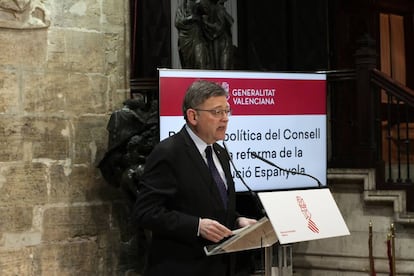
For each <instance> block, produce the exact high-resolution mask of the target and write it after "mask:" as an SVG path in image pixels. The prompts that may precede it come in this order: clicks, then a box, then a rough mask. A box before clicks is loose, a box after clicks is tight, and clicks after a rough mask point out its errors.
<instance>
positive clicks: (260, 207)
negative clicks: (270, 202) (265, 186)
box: [223, 141, 267, 216]
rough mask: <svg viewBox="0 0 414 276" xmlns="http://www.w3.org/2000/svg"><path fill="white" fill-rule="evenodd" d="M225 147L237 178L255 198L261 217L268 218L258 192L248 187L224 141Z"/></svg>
mask: <svg viewBox="0 0 414 276" xmlns="http://www.w3.org/2000/svg"><path fill="white" fill-rule="evenodd" d="M223 146H224V149H225V150H226V151H227V155H228V156H229V161H230V164H231V166H232V167H233V169H234V171H235V173H236V176H237V177H238V178H239V179H240V181H241V182H242V183H243V185H244V187H246V189H247V191H249V193H250V196H251V197H252V198H253V200H254V202H255V203H256V207H257V208H258V209H259V210H260V213H261V215H263V216H267V215H266V211H265V209H264V207H263V205H262V203H261V201H260V199H259V197H258V196H257V194H256V192H255V191H253V190H252V189H251V188H250V187H249V185H247V183H246V181H244V179H243V177H242V176H241V175H240V172H239V171H238V170H237V168H236V166H235V165H234V162H233V159H232V158H231V157H230V153H229V151H228V149H227V145H226V143H225V142H224V141H223Z"/></svg>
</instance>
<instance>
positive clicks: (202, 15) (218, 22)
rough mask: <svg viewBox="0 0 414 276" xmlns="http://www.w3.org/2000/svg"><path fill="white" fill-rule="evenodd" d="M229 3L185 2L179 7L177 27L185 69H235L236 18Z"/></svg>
mask: <svg viewBox="0 0 414 276" xmlns="http://www.w3.org/2000/svg"><path fill="white" fill-rule="evenodd" d="M226 1H227V0H184V1H183V2H182V4H181V5H180V6H179V7H178V9H177V12H176V16H175V26H176V28H177V30H178V51H179V56H180V61H181V66H182V68H186V69H232V68H233V44H232V34H231V27H232V25H233V22H234V20H233V18H232V17H231V15H230V14H229V13H228V12H227V11H226V9H225V7H224V3H225V2H226Z"/></svg>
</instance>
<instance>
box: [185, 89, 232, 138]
mask: <svg viewBox="0 0 414 276" xmlns="http://www.w3.org/2000/svg"><path fill="white" fill-rule="evenodd" d="M212 110H219V111H224V110H229V105H228V103H227V99H226V97H225V96H217V97H211V98H209V99H207V100H206V101H204V103H202V104H201V105H200V106H197V107H196V108H195V109H190V110H188V111H187V112H188V113H187V117H188V119H189V123H190V124H191V125H192V126H193V131H194V132H195V134H197V136H198V137H200V138H201V139H202V140H203V141H204V142H206V143H207V144H213V143H214V142H216V141H218V140H224V138H225V134H226V130H227V123H228V121H229V114H228V113H226V112H221V113H219V114H215V113H214V111H212Z"/></svg>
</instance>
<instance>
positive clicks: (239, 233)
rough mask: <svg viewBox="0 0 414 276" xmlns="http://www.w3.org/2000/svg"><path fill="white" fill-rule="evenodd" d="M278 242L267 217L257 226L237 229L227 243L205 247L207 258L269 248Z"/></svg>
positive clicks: (257, 223) (256, 224)
mask: <svg viewBox="0 0 414 276" xmlns="http://www.w3.org/2000/svg"><path fill="white" fill-rule="evenodd" d="M276 242H277V236H276V233H275V231H274V230H273V227H272V224H271V223H270V221H269V219H268V218H267V217H263V218H262V219H260V220H259V221H257V222H256V223H255V224H252V225H249V226H246V227H243V228H240V229H236V230H234V231H233V236H231V237H230V238H228V239H226V240H225V241H223V242H221V243H218V244H212V245H209V246H205V247H204V251H205V252H206V255H207V256H210V255H215V254H222V253H230V252H237V251H244V250H249V249H256V248H263V247H268V246H271V245H273V244H275V243H276Z"/></svg>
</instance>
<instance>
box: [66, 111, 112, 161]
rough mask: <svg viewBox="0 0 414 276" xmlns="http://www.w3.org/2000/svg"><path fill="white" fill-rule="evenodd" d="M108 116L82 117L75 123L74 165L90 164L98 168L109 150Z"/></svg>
mask: <svg viewBox="0 0 414 276" xmlns="http://www.w3.org/2000/svg"><path fill="white" fill-rule="evenodd" d="M106 120H107V116H88V115H86V116H82V117H80V118H78V119H77V120H76V122H75V123H74V125H75V129H79V130H80V129H81V130H82V131H77V132H76V135H75V137H74V145H75V156H74V163H90V164H93V165H94V167H96V166H97V165H98V164H99V162H100V161H101V159H102V158H103V155H104V154H105V152H106V150H107V141H108V132H107V130H106V126H107V121H106Z"/></svg>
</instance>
